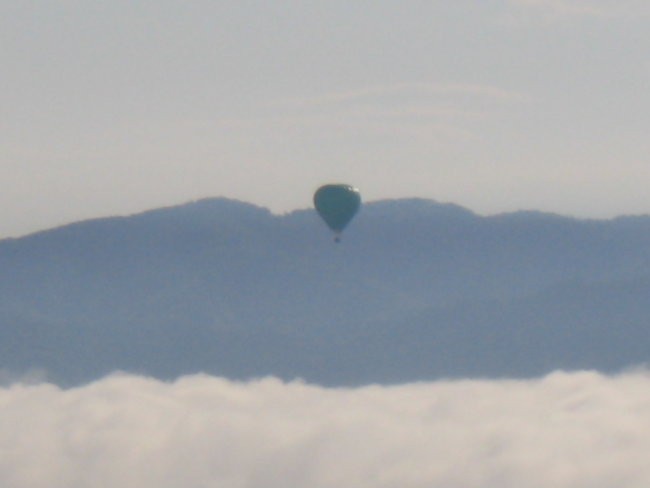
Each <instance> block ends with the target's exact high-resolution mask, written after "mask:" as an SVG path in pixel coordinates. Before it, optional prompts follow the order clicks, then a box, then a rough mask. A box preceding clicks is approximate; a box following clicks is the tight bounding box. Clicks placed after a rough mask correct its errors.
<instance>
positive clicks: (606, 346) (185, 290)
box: [0, 198, 650, 384]
mask: <svg viewBox="0 0 650 488" xmlns="http://www.w3.org/2000/svg"><path fill="white" fill-rule="evenodd" d="M331 237H332V236H331V234H330V233H329V231H328V229H327V228H326V227H325V226H324V225H323V224H322V223H321V222H320V221H319V219H318V216H317V215H316V213H315V212H314V211H313V210H307V209H305V210H296V211H292V212H289V213H286V214H282V215H275V214H273V213H271V212H270V211H269V210H267V209H265V208H263V207H258V206H256V205H253V204H249V203H246V202H241V201H236V200H230V199H225V198H216V199H202V200H200V201H195V202H188V203H187V204H184V205H179V206H172V207H165V208H162V209H153V210H149V211H145V212H140V213H137V214H134V215H131V216H120V217H109V218H101V219H92V220H90V221H84V222H77V223H73V224H68V225H66V226H62V227H58V228H54V229H49V230H45V231H40V232H37V233H33V234H30V235H28V236H24V237H22V238H12V239H9V240H6V239H5V240H2V241H0V269H2V270H3V273H2V274H1V275H0V358H1V360H0V361H1V362H0V369H7V370H12V371H13V370H26V369H29V368H42V369H45V370H47V371H48V372H49V374H50V375H51V377H52V378H53V380H54V381H57V382H60V383H65V384H74V383H78V382H80V381H88V380H90V379H92V378H95V377H97V376H98V375H102V374H106V373H108V372H110V371H113V370H115V369H121V370H128V371H137V372H143V373H146V374H152V375H154V376H157V377H162V378H171V377H174V376H177V375H180V374H185V373H191V372H196V371H207V372H210V373H214V374H222V375H224V376H228V377H232V378H246V377H251V376H259V375H266V374H274V375H278V376H281V377H285V378H293V377H304V378H305V379H307V380H309V381H314V382H322V383H327V384H359V383H364V382H382V381H415V380H420V379H431V378H436V377H463V376H464V375H472V376H481V375H484V376H489V375H498V376H521V375H534V374H543V373H544V372H546V371H547V370H548V369H549V368H552V365H553V364H555V365H556V367H580V368H595V369H599V368H601V369H604V370H612V369H615V368H621V367H625V366H626V365H629V364H633V363H641V362H644V361H647V358H646V355H645V354H644V353H643V351H650V332H648V330H649V329H647V327H646V317H647V316H648V313H650V305H645V300H644V297H645V296H648V295H647V293H650V279H649V278H648V277H650V257H649V256H648V254H649V253H648V251H647V250H648V249H649V245H650V217H644V216H635V217H622V218H615V219H607V220H594V219H589V220H585V219H576V218H572V217H563V216H558V215H555V214H545V213H540V212H532V213H531V212H515V213H509V214H498V215H495V216H480V215H477V214H475V213H474V212H471V211H469V210H467V209H465V208H463V207H461V206H458V205H454V204H441V203H439V202H435V201H432V200H424V199H403V200H385V201H379V202H370V203H367V204H365V205H364V207H363V208H362V210H361V211H360V213H359V215H357V217H356V218H355V220H354V221H353V222H352V223H351V224H350V226H349V228H348V229H347V230H346V232H345V233H344V236H343V241H342V242H341V243H340V244H338V245H337V244H334V243H333V242H332V238H331ZM599 287H600V288H599ZM603 290H607V291H606V292H603ZM625 304H627V305H625ZM601 317H603V318H602V320H601ZM607 317H609V319H610V320H612V321H616V320H618V321H620V322H621V323H622V324H623V326H624V327H623V331H622V332H621V331H619V330H618V329H617V327H620V326H619V325H616V324H610V325H609V327H611V329H609V328H608V326H607V324H605V322H604V320H605V319H606V318H607ZM585 321H591V322H592V323H593V325H592V326H591V327H592V328H590V326H588V325H585ZM559 322H562V323H559ZM626 327H627V329H626ZM571 331H581V334H583V338H584V339H585V341H586V342H585V344H586V346H584V347H583V346H582V345H581V343H580V342H579V341H578V340H577V339H576V337H575V334H574V333H572V332H571ZM597 331H600V332H597ZM625 331H627V332H628V339H627V340H626V339H625ZM409 334H410V335H409ZM540 334H541V335H540ZM545 334H546V335H545ZM472 337H474V338H475V339H476V341H478V342H477V344H475V345H474V346H472V343H473V342H474V341H472ZM562 337H564V338H565V342H562V340H561V339H562ZM567 337H568V338H570V339H571V340H568V339H566V338H567ZM479 338H480V340H479ZM497 338H498V340H497ZM571 341H573V342H571ZM443 344H445V345H446V346H444V347H443V346H442V345H443ZM536 344H547V345H548V348H549V349H550V350H546V349H544V350H539V348H536V347H535V345H536ZM563 344H573V346H572V347H573V352H572V350H571V348H569V347H568V346H567V347H565V346H564V345H563ZM613 344H616V345H617V346H616V347H617V349H616V350H614V351H612V347H613ZM551 346H552V347H551ZM590 348H591V350H593V351H599V352H600V357H602V358H603V360H602V361H599V360H598V354H596V353H594V354H591V353H589V352H588V350H589V349H590ZM454 351H456V353H454ZM632 352H633V353H632Z"/></svg>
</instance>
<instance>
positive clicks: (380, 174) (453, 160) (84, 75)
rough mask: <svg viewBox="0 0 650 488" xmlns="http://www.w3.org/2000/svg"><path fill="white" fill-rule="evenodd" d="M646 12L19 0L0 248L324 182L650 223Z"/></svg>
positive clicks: (6, 106)
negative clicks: (76, 228)
mask: <svg viewBox="0 0 650 488" xmlns="http://www.w3.org/2000/svg"><path fill="white" fill-rule="evenodd" d="M649 24H650V6H649V4H648V2H647V1H645V0H471V1H470V0H455V1H453V2H450V1H446V0H444V1H443V0H440V1H437V0H430V1H428V2H425V1H415V0H402V1H399V2H398V1H394V0H372V1H368V0H365V1H354V2H350V1H345V2H343V1H341V0H329V1H327V2H305V1H297V0H287V1H278V2H268V1H266V0H244V1H228V0H223V1H216V2H215V1H213V0H196V1H192V2H182V1H171V0H156V1H152V0H142V1H138V2H131V1H126V0H114V1H111V2H87V1H81V0H57V1H54V0H41V1H38V2H32V1H21V2H1V3H0V61H1V62H2V67H3V74H2V77H0V110H1V111H0V114H1V116H0V238H2V237H9V236H18V235H23V234H25V233H28V232H32V231H35V230H39V229H43V228H49V227H53V226H57V225H60V224H63V223H67V222H71V221H77V220H81V219H86V218H93V217H101V216H108V215H116V214H119V215H124V214H130V213H134V212H138V211H142V210H145V209H150V208H155V207H160V206H169V205H174V204H178V203H184V202H187V201H191V200H194V199H198V198H204V197H212V196H225V197H229V198H236V199H240V200H244V201H248V202H251V203H254V204H257V205H260V206H264V207H267V208H270V209H271V210H272V211H274V212H276V213H283V212H287V211H290V210H293V209H298V208H308V207H310V206H311V198H312V194H313V191H314V190H315V189H316V188H317V187H318V186H319V185H321V184H323V183H329V182H345V183H350V184H353V185H355V186H357V187H358V188H359V189H360V190H361V192H362V195H363V198H364V200H366V201H368V200H377V199H383V198H401V197H421V198H430V199H434V200H438V201H444V202H454V203H457V204H460V205H463V206H466V207H468V208H470V209H472V210H474V211H476V212H478V213H482V214H493V213H498V212H504V211H513V210H518V209H538V210H543V211H552V212H556V213H561V214H565V215H574V216H581V217H597V218H607V217H612V216H615V215H620V214H645V213H650V195H648V192H647V182H648V181H649V179H650V164H649V162H648V160H647V155H648V154H650V138H648V137H647V133H648V129H650V120H649V116H648V114H649V111H648V109H649V108H650V91H648V90H647V87H648V86H649V81H650V61H649V59H650V57H649V56H648V52H649V48H650V29H648V27H649Z"/></svg>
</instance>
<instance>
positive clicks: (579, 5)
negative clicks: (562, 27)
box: [510, 0, 650, 17]
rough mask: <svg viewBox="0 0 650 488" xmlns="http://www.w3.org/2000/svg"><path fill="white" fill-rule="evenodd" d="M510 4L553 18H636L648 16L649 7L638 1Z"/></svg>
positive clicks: (537, 0) (552, 0)
mask: <svg viewBox="0 0 650 488" xmlns="http://www.w3.org/2000/svg"><path fill="white" fill-rule="evenodd" d="M510 3H511V4H513V5H515V6H518V7H524V8H528V9H533V10H536V11H538V12H540V13H544V14H548V15H551V16H555V17H567V16H569V17H573V16H594V17H636V16H642V15H643V16H645V15H648V14H650V5H648V3H647V2H644V1H639V0H616V1H614V0H510Z"/></svg>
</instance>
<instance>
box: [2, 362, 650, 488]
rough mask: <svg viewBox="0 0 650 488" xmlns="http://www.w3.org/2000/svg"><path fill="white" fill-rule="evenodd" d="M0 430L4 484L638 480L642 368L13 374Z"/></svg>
mask: <svg viewBox="0 0 650 488" xmlns="http://www.w3.org/2000/svg"><path fill="white" fill-rule="evenodd" d="M0 432H2V435H1V436H0V452H2V456H0V485H1V486H7V487H11V488H27V487H29V488H50V487H57V488H58V487H62V486H65V487H67V488H82V487H83V488H94V487H116V488H117V487H119V488H130V487H138V488H149V487H151V488H153V487H156V488H167V487H170V488H171V487H178V486H184V487H188V488H194V487H197V488H198V487H206V486H219V487H224V488H230V487H233V488H234V487H237V488H243V487H246V488H249V487H250V488H262V487H264V488H276V487H277V488H280V487H282V488H284V487H286V486H310V487H316V488H325V487H340V486H350V487H355V488H371V487H373V488H374V487H377V488H379V487H381V488H388V487H400V488H411V487H413V488H416V487H417V488H423V487H427V488H436V487H446V488H448V487H450V486H451V487H456V486H463V487H469V486H471V487H476V488H493V487H498V488H508V487H517V488H538V487H549V486H553V487H556V488H569V487H576V488H577V487H587V486H588V487H602V488H605V487H607V488H609V487H612V488H614V487H616V488H618V487H621V486H626V487H637V486H638V487H641V486H647V485H648V483H650V466H649V465H648V463H647V458H648V455H649V454H650V377H649V376H648V374H647V373H646V372H644V371H640V372H636V373H629V374H625V375H622V376H614V377H608V376H602V375H599V374H596V373H590V372H583V373H572V374H568V373H554V374H551V375H549V376H547V377H545V378H541V379H538V380H530V381H469V380H466V381H454V382H444V381H441V382H434V383H418V384H406V385H399V386H390V387H383V386H368V387H364V388H357V389H326V388H320V387H316V386H311V385H308V384H303V383H300V382H292V383H284V382H281V381H279V380H276V379H273V378H267V379H261V380H258V381H253V382H248V383H236V382H231V381H227V380H224V379H221V378H215V377H209V376H202V375H197V376H189V377H185V378H181V379H179V380H177V381H175V382H173V383H164V382H159V381H156V380H152V379H148V378H143V377H138V376H113V377H109V378H106V379H102V380H99V381H97V382H95V383H92V384H89V385H87V386H83V387H79V388H73V389H68V390H64V389H60V388H58V387H56V386H54V385H51V384H38V385H33V384H32V385H26V384H21V383H15V384H13V385H12V386H7V387H4V388H2V389H0Z"/></svg>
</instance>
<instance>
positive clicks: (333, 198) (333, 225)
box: [314, 184, 361, 242]
mask: <svg viewBox="0 0 650 488" xmlns="http://www.w3.org/2000/svg"><path fill="white" fill-rule="evenodd" d="M360 206H361V195H360V194H359V190H357V189H356V188H354V187H353V186H350V185H343V184H330V185H323V186H321V187H320V188H319V189H318V190H316V193H314V207H316V211H317V212H318V214H319V215H320V216H321V218H322V219H323V220H324V221H325V223H326V224H327V226H328V227H329V228H330V229H332V230H333V231H334V233H335V236H334V241H335V242H339V241H340V240H341V232H343V229H344V228H345V226H346V225H348V224H349V223H350V221H351V220H352V217H354V214H356V213H357V211H358V210H359V207H360Z"/></svg>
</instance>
